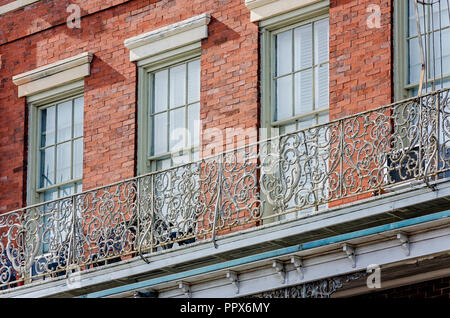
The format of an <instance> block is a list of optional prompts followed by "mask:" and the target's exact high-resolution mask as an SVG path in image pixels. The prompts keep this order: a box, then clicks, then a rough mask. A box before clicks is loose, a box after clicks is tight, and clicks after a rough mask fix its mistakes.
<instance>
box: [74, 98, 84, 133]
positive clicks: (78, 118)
mask: <svg viewBox="0 0 450 318" xmlns="http://www.w3.org/2000/svg"><path fill="white" fill-rule="evenodd" d="M73 113H74V118H73V136H74V138H77V137H80V136H83V116H84V97H79V98H76V99H75V100H74V110H73Z"/></svg>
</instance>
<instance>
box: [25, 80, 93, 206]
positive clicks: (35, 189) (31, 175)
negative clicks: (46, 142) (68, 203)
mask: <svg viewBox="0 0 450 318" xmlns="http://www.w3.org/2000/svg"><path fill="white" fill-rule="evenodd" d="M79 97H84V80H82V81H79V82H77V83H73V84H71V85H68V86H67V87H65V88H62V89H61V88H57V89H53V90H49V91H47V92H44V93H40V94H37V95H35V96H30V97H28V99H27V104H28V107H29V118H30V121H29V124H30V126H29V133H28V136H29V138H28V150H29V151H28V178H27V179H28V180H27V184H28V185H27V188H28V191H27V193H28V195H27V201H28V204H29V205H31V204H37V203H43V202H45V201H44V200H43V197H44V192H45V191H46V190H50V189H53V188H59V187H64V186H65V185H69V184H72V183H74V184H75V183H79V182H82V181H83V169H82V172H81V178H77V179H71V180H69V181H66V182H63V183H61V184H57V185H53V186H50V187H43V188H41V187H40V186H39V180H40V176H39V174H40V164H41V158H40V157H41V156H40V148H41V147H40V144H39V142H40V128H41V122H40V119H41V118H40V117H41V112H40V110H41V109H43V108H47V107H50V106H52V104H58V103H62V102H65V101H68V100H73V99H76V98H79ZM84 107H85V103H83V115H84ZM72 119H73V118H72ZM78 138H81V139H82V140H83V149H84V120H83V134H82V136H81V137H77V139H78ZM71 139H72V138H71ZM72 156H73V153H72V154H71V161H72ZM83 159H84V158H83ZM83 161H84V160H83ZM55 173H56V172H55ZM69 196H70V195H69ZM60 198H63V197H60Z"/></svg>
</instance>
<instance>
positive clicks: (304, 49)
mask: <svg viewBox="0 0 450 318" xmlns="http://www.w3.org/2000/svg"><path fill="white" fill-rule="evenodd" d="M294 52H295V70H300V69H303V68H306V67H309V66H311V65H312V62H313V61H312V59H313V58H312V52H313V40H312V25H311V24H308V25H305V26H303V27H301V28H297V29H295V31H294Z"/></svg>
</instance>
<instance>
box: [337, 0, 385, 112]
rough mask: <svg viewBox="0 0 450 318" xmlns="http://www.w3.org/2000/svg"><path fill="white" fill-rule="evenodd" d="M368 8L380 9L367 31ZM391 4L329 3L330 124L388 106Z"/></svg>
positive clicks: (380, 0)
mask: <svg viewBox="0 0 450 318" xmlns="http://www.w3.org/2000/svg"><path fill="white" fill-rule="evenodd" d="M369 5H378V6H379V7H380V9H381V23H380V28H369V26H368V24H367V19H368V18H369V17H370V15H371V12H367V8H368V7H369ZM392 65H393V61H392V1H391V0H331V1H330V120H333V119H336V118H340V117H343V116H348V115H351V114H354V113H359V112H362V111H365V110H369V109H373V108H376V107H379V106H383V105H388V104H390V103H391V102H392V94H393V86H392Z"/></svg>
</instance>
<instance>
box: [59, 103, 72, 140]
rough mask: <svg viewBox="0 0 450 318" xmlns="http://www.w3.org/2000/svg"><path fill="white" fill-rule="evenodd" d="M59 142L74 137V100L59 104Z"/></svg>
mask: <svg viewBox="0 0 450 318" xmlns="http://www.w3.org/2000/svg"><path fill="white" fill-rule="evenodd" d="M57 125H58V132H57V140H58V142H62V141H66V140H69V139H70V138H71V137H72V101H71V100H70V101H67V102H65V103H62V104H59V105H58V122H57Z"/></svg>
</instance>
